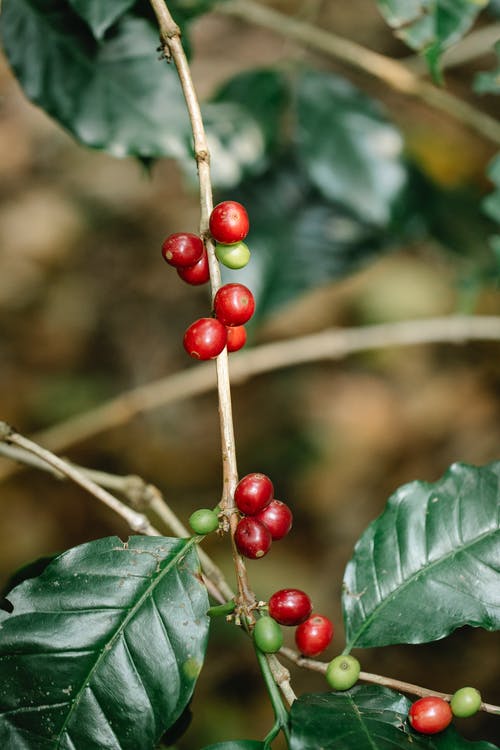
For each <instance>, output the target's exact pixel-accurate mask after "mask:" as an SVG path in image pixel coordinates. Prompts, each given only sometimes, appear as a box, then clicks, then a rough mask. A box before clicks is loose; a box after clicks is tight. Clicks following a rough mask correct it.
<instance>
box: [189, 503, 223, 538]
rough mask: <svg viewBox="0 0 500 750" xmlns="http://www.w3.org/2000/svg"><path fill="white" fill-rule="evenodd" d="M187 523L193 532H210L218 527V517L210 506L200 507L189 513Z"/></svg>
mask: <svg viewBox="0 0 500 750" xmlns="http://www.w3.org/2000/svg"><path fill="white" fill-rule="evenodd" d="M189 525H190V526H191V528H192V529H193V531H194V533H195V534H210V532H211V531H215V529H217V528H218V526H219V518H218V516H217V513H214V511H213V510H210V508H200V509H199V510H195V512H194V513H192V514H191V515H190V517H189Z"/></svg>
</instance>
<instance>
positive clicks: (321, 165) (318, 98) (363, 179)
mask: <svg viewBox="0 0 500 750" xmlns="http://www.w3.org/2000/svg"><path fill="white" fill-rule="evenodd" d="M296 138H297V152H298V156H299V159H300V161H301V162H302V164H303V166H304V169H305V170H306V172H307V174H308V176H309V178H310V180H311V182H312V183H313V184H314V185H315V186H316V187H317V188H318V189H319V190H320V191H321V193H322V194H323V196H324V197H325V198H327V199H328V200H333V201H336V202H338V203H341V204H343V205H344V206H345V207H346V208H348V209H349V210H350V211H352V212H353V213H354V214H355V215H356V216H360V217H362V218H363V220H364V221H366V222H369V223H373V224H374V225H377V226H386V225H387V224H388V223H389V221H390V219H391V212H392V207H393V205H394V203H395V202H396V200H397V199H398V197H399V196H400V194H401V192H402V190H403V189H404V187H405V183H406V178H407V174H406V167H405V164H404V161H403V139H402V137H401V135H400V133H399V131H398V130H397V128H396V127H395V126H394V125H392V124H391V123H389V122H388V121H387V120H386V119H385V118H384V117H383V115H382V113H381V111H380V108H379V107H378V105H377V104H375V102H374V101H373V100H371V99H369V98H368V97H367V96H366V95H365V94H363V93H362V92H361V91H359V90H358V89H356V88H355V87H354V86H352V84H350V83H349V82H348V81H346V80H344V79H342V78H339V77H336V76H333V75H330V74H326V73H317V72H312V71H311V72H306V73H304V74H303V75H302V76H301V77H300V79H299V81H298V84H297V136H296Z"/></svg>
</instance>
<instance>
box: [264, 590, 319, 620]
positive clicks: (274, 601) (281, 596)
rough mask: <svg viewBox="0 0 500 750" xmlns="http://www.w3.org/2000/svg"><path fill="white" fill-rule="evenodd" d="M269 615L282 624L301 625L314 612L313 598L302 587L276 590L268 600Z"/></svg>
mask: <svg viewBox="0 0 500 750" xmlns="http://www.w3.org/2000/svg"><path fill="white" fill-rule="evenodd" d="M268 607H269V615H270V616H271V617H272V618H273V619H274V620H276V622H279V623H280V625H300V623H301V622H304V620H307V618H308V617H309V615H310V614H311V612H312V604H311V600H310V599H309V597H308V596H307V594H306V593H305V592H304V591H301V590H300V589H281V590H280V591H276V592H275V593H274V594H273V595H272V596H271V598H270V599H269V602H268Z"/></svg>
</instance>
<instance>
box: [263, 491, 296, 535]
mask: <svg viewBox="0 0 500 750" xmlns="http://www.w3.org/2000/svg"><path fill="white" fill-rule="evenodd" d="M255 518H257V520H258V521H260V522H261V523H263V524H264V526H267V528H268V529H269V531H270V532H271V536H272V538H273V541H275V542H277V541H278V539H283V537H284V536H286V535H287V534H288V532H289V531H290V529H291V528H292V523H293V515H292V511H291V510H290V508H289V507H288V505H286V504H285V503H282V502H281V500H271V502H270V503H269V505H267V506H266V507H265V508H264V510H261V511H259V513H256V514H255Z"/></svg>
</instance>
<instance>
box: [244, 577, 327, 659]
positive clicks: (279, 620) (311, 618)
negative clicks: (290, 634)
mask: <svg viewBox="0 0 500 750" xmlns="http://www.w3.org/2000/svg"><path fill="white" fill-rule="evenodd" d="M268 611H269V615H264V616H262V617H260V618H259V620H257V623H256V625H255V628H254V631H253V638H254V642H255V644H256V646H257V647H258V648H259V649H260V650H261V651H264V652H265V653H275V652H276V651H278V650H279V649H280V648H281V646H282V645H283V634H282V632H281V628H280V625H286V626H295V625H296V626H297V630H296V631H295V642H296V644H297V648H298V649H299V650H300V652H301V653H302V654H304V656H311V657H312V656H318V655H319V654H320V653H321V652H322V651H324V650H325V649H326V648H327V647H328V646H329V644H330V641H331V640H332V637H333V625H332V623H331V622H330V620H329V619H328V618H327V617H324V616H323V615H312V614H311V613H312V604H311V600H310V598H309V597H308V595H307V594H306V593H305V592H304V591H301V590H300V589H281V590H280V591H276V592H275V593H274V594H273V595H272V596H271V598H270V599H269V602H268Z"/></svg>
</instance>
